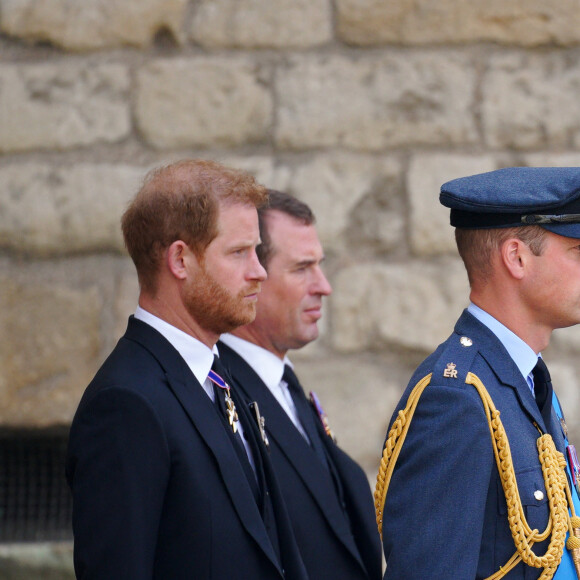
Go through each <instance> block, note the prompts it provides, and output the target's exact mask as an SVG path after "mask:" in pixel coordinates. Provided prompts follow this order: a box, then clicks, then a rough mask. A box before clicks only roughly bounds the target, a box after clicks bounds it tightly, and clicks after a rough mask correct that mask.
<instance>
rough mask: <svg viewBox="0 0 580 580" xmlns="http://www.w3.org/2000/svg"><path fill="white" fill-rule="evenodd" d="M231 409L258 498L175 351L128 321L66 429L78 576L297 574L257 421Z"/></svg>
mask: <svg viewBox="0 0 580 580" xmlns="http://www.w3.org/2000/svg"><path fill="white" fill-rule="evenodd" d="M237 406H238V407H239V408H238V412H239V414H240V419H241V421H242V423H243V425H244V428H245V430H246V431H247V432H248V433H249V436H250V439H251V442H252V445H253V449H254V455H255V457H256V463H257V472H258V478H259V479H260V482H261V485H262V486H263V487H264V489H265V490H266V489H267V491H268V493H269V495H266V494H264V496H265V497H267V498H268V502H265V503H264V505H258V503H257V502H256V500H255V498H254V495H253V493H252V489H251V487H250V485H249V483H248V479H247V478H246V476H245V474H244V471H243V468H242V465H241V463H240V461H239V459H238V456H237V455H236V452H235V450H234V447H233V445H232V441H231V437H230V436H229V435H228V433H227V432H226V430H225V429H224V426H223V424H222V422H221V420H220V417H219V415H218V413H217V411H216V407H215V405H213V404H212V402H211V400H210V399H209V397H208V396H207V394H206V393H205V391H204V390H203V388H202V387H201V385H200V384H199V383H198V381H197V380H196V379H195V377H194V375H193V373H192V372H191V371H190V369H189V368H188V367H187V365H186V363H185V361H184V360H183V358H182V357H181V356H180V355H179V353H178V352H177V351H176V350H175V349H174V348H173V346H171V344H170V343H169V342H168V341H167V340H166V339H165V338H164V337H163V336H162V335H161V334H160V333H158V332H157V331H156V330H155V329H153V328H152V327H150V326H149V325H147V324H145V323H143V322H141V321H139V320H136V319H134V318H133V317H131V318H130V320H129V326H128V329H127V332H126V334H125V336H124V337H123V338H121V340H120V341H119V343H118V344H117V346H116V348H115V349H114V350H113V352H112V353H111V355H110V356H109V358H108V359H107V360H106V362H105V363H104V364H103V366H102V367H101V369H100V370H99V371H98V373H97V375H96V376H95V378H94V379H93V381H92V382H91V384H90V385H89V386H88V388H87V390H86V391H85V394H84V396H83V398H82V400H81V402H80V405H79V408H78V410H77V412H76V415H75V417H74V420H73V423H72V426H71V431H70V441H69V451H68V458H67V479H68V481H69V484H70V486H71V488H72V491H73V498H74V504H73V506H74V513H73V529H74V536H75V548H74V560H75V570H76V574H77V577H78V578H86V579H99V580H116V579H118V580H146V579H158V580H181V579H183V580H186V579H187V580H192V579H210V578H211V579H212V580H213V579H218V580H226V579H227V580H230V579H232V578H234V579H235V578H238V579H240V580H242V579H243V580H246V579H248V578H252V579H254V578H255V579H260V580H261V579H271V580H280V579H282V578H284V577H285V578H286V579H292V578H296V579H299V580H304V579H305V578H306V573H305V571H304V567H303V564H302V561H301V558H300V555H299V553H298V550H297V547H296V543H295V540H294V537H293V532H292V529H291V526H290V523H289V519H288V514H287V511H286V508H285V506H284V503H283V500H282V498H281V494H280V490H279V489H278V487H277V484H276V482H275V476H274V475H273V472H272V467H271V465H270V463H269V459H268V457H267V454H266V452H265V450H264V447H263V445H262V444H261V443H260V442H258V441H257V440H256V439H255V437H256V433H257V429H256V425H255V424H254V423H253V421H252V419H251V418H250V416H249V414H248V413H247V412H246V410H245V408H244V405H243V403H242V402H241V401H240V400H239V399H238V402H237ZM262 453H264V457H262ZM261 512H262V513H261ZM268 526H275V530H276V533H274V534H272V533H271V531H270V533H269V531H268ZM276 535H277V536H278V538H279V546H276V545H275V543H276V542H273V541H272V540H271V537H272V536H274V537H275V536H276ZM283 570H285V574H286V575H285V576H284V572H283Z"/></svg>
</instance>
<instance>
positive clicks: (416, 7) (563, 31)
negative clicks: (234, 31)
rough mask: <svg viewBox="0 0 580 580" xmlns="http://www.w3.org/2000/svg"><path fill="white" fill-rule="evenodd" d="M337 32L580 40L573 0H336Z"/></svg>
mask: <svg viewBox="0 0 580 580" xmlns="http://www.w3.org/2000/svg"><path fill="white" fill-rule="evenodd" d="M336 6H337V28H338V36H339V38H341V39H342V40H344V41H345V42H348V43H350V44H356V45H360V46H369V45H376V44H382V43H400V44H427V43H449V44H453V43H458V42H462V43H465V42H470V43H471V42H482V41H489V42H498V43H502V44H514V45H521V46H538V45H545V44H558V45H572V44H578V42H580V13H579V11H578V5H577V3H576V2H574V0H564V1H562V2H544V1H542V0H528V1H526V2H504V1H503V0H489V1H488V2H465V0H443V1H442V2H431V1H429V0H418V1H416V0H396V1H394V2H385V1H384V0H337V3H336Z"/></svg>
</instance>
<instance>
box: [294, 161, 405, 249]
mask: <svg viewBox="0 0 580 580" xmlns="http://www.w3.org/2000/svg"><path fill="white" fill-rule="evenodd" d="M401 171H402V169H401V166H400V163H399V162H398V161H397V160H396V159H395V158H393V157H380V158H377V157H373V156H370V155H368V156H365V155H354V154H353V155H349V154H343V153H339V154H327V155H319V156H315V157H313V158H312V159H311V160H309V161H306V162H305V163H302V164H299V165H297V166H296V167H295V168H294V169H293V171H292V173H291V176H290V178H289V182H288V190H289V192H290V193H292V194H294V195H295V196H296V197H298V198H299V199H302V200H303V201H305V202H306V203H307V204H308V205H310V207H311V208H312V210H313V211H314V213H315V215H316V223H317V230H318V234H319V237H320V239H321V242H322V244H323V245H324V246H326V247H327V249H333V250H335V251H340V250H343V249H344V248H350V250H351V251H352V250H353V249H355V247H357V246H358V247H362V246H365V245H371V246H372V247H373V248H374V249H375V250H378V251H388V250H390V249H392V248H393V247H394V246H395V245H396V244H400V243H401V241H402V239H403V236H404V224H405V220H404V214H403V212H402V211H398V210H400V209H401V208H400V205H401V204H400V203H398V202H399V201H402V199H401V193H402V192H401V191H400V188H399V185H400V181H401Z"/></svg>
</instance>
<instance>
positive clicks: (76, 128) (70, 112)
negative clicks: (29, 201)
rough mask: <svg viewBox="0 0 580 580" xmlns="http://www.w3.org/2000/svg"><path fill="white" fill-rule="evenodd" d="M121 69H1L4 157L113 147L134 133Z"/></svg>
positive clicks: (73, 65) (0, 125) (114, 66)
mask: <svg viewBox="0 0 580 580" xmlns="http://www.w3.org/2000/svg"><path fill="white" fill-rule="evenodd" d="M128 90H129V73H128V70H127V68H126V67H125V66H123V65H118V64H96V65H93V66H86V65H85V64H83V63H79V62H74V63H72V62H66V63H62V64H61V63H57V64H53V63H45V64H33V65H28V64H27V65H23V64H19V65H15V64H3V65H0V152H18V151H27V150H30V149H70V148H72V147H75V146H79V145H90V144H96V143H100V142H104V143H115V142H117V141H120V140H121V139H123V138H124V137H127V135H128V134H129V132H130V130H131V119H130V111H129V104H128Z"/></svg>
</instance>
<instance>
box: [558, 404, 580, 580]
mask: <svg viewBox="0 0 580 580" xmlns="http://www.w3.org/2000/svg"><path fill="white" fill-rule="evenodd" d="M552 405H553V407H554V410H555V411H556V415H558V419H562V409H561V408H560V403H559V402H558V397H556V394H555V393H554V395H553V396H552ZM564 443H565V444H566V445H568V439H567V437H566V436H564ZM566 470H567V471H568V478H569V481H570V482H572V475H571V474H570V465H569V463H568V457H567V454H566ZM570 491H571V493H572V501H573V502H574V509H575V510H576V515H580V500H579V499H578V493H577V492H576V488H575V487H574V486H573V485H571V490H570ZM566 540H568V534H566ZM554 580H578V579H577V576H576V570H575V568H574V562H572V556H571V554H570V552H569V551H568V550H567V549H566V548H564V554H563V556H562V561H561V562H560V565H559V566H558V570H556V573H555V574H554Z"/></svg>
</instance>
